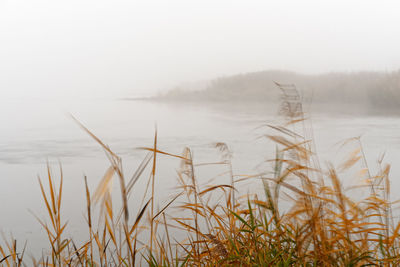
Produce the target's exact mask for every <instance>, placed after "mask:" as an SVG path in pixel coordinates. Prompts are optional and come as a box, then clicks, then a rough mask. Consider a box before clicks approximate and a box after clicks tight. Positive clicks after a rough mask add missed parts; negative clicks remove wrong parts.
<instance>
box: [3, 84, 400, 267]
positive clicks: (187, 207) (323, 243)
mask: <svg viewBox="0 0 400 267" xmlns="http://www.w3.org/2000/svg"><path fill="white" fill-rule="evenodd" d="M278 86H279V87H280V88H281V89H282V92H283V99H282V105H281V112H280V113H281V115H282V117H283V118H282V124H281V125H269V124H266V125H264V126H265V127H267V128H269V129H270V132H271V133H270V132H269V133H267V134H266V135H264V136H262V138H265V139H266V140H269V141H270V142H273V143H275V144H276V150H275V151H273V153H272V156H271V160H268V161H267V162H266V163H267V165H268V166H269V169H266V170H265V171H264V172H261V173H254V174H248V175H240V174H237V173H234V172H233V167H232V162H231V157H232V154H231V151H230V150H229V146H228V145H227V144H225V143H216V144H215V148H217V149H218V151H219V153H220V154H221V160H220V161H219V162H215V163H204V164H197V163H195V162H194V160H193V155H192V152H191V150H190V148H184V150H183V153H182V154H180V155H176V154H171V153H168V151H162V150H160V148H159V147H158V137H157V132H156V133H155V137H154V144H153V146H152V147H142V148H140V149H142V150H145V151H147V153H148V154H147V155H146V157H145V158H144V159H143V161H142V163H141V164H140V165H139V166H138V167H137V169H136V171H135V172H134V174H133V175H132V176H129V177H127V176H126V174H125V173H124V170H123V164H122V159H121V158H120V157H119V156H118V155H117V154H115V153H114V152H113V151H112V149H111V148H110V147H108V146H107V145H106V144H104V143H103V142H102V141H101V140H100V139H99V138H97V137H96V136H95V135H94V134H93V133H92V132H91V131H89V130H88V129H87V128H85V127H84V126H83V125H81V124H80V126H81V127H82V129H83V130H84V131H86V132H87V133H88V134H89V135H90V136H91V137H92V138H93V139H94V140H95V141H96V142H97V143H98V144H99V145H100V146H101V147H102V148H103V149H104V151H105V153H106V155H107V157H108V159H109V162H110V167H109V168H108V170H107V172H106V173H105V175H104V177H103V179H102V180H101V182H100V183H99V185H98V187H97V188H96V189H95V190H93V189H92V188H89V187H88V184H87V179H86V177H84V178H83V179H82V185H83V186H84V187H85V192H86V203H82V206H81V207H77V208H76V209H77V213H80V212H81V211H82V210H85V220H86V226H85V227H86V229H87V234H86V238H85V240H84V241H77V240H75V239H74V238H72V237H70V235H69V234H68V224H67V221H68V218H64V217H63V215H62V207H63V205H67V203H63V201H62V196H63V194H64V192H63V191H64V189H63V177H62V175H61V176H60V177H59V178H56V177H55V176H54V175H53V172H52V170H51V168H50V167H49V169H48V170H49V171H48V175H47V177H45V178H44V177H42V178H41V179H39V185H38V187H39V188H40V192H41V197H42V199H43V208H44V209H45V210H46V211H47V218H39V217H38V218H37V220H38V223H40V224H41V225H42V227H43V229H44V230H45V233H46V236H47V238H48V247H47V250H46V252H44V253H43V255H41V256H39V257H33V258H29V257H28V256H26V255H27V254H28V253H27V252H26V251H25V250H26V249H25V248H26V247H25V246H23V245H21V241H18V242H17V241H16V240H13V239H11V240H10V239H5V241H4V242H3V243H2V245H1V246H0V264H1V265H3V266H140V265H141V266H220V265H222V266H223V265H225V266H397V265H399V264H400V238H399V231H400V221H399V220H398V219H395V216H394V215H393V213H394V206H395V205H396V203H397V202H396V201H393V200H392V199H391V194H390V193H391V188H390V181H389V172H390V165H388V164H385V163H384V162H383V157H382V158H379V159H378V166H379V168H378V172H377V173H372V170H371V169H370V168H369V166H368V164H367V160H366V156H365V154H364V152H363V148H362V145H361V141H360V138H351V139H349V140H347V141H346V142H344V143H343V145H349V144H352V145H353V146H355V150H354V151H353V152H352V153H351V154H350V155H347V154H346V155H343V163H342V164H340V165H339V166H333V165H331V164H326V166H325V165H324V166H322V165H321V164H320V162H319V159H318V155H317V153H316V149H315V144H314V142H313V135H312V128H311V127H310V126H309V124H308V120H307V118H306V117H305V114H304V113H303V112H302V107H301V103H300V102H299V97H298V94H296V92H295V91H294V90H292V89H291V88H290V87H289V88H288V87H285V86H284V85H280V84H278ZM292 93H294V94H292ZM78 124H79V122H78ZM161 157H170V158H173V159H175V160H176V166H173V167H177V168H178V170H177V180H178V190H179V192H178V193H177V194H176V195H173V196H171V197H170V199H169V200H168V201H166V202H162V203H159V202H158V201H157V200H158V196H157V194H156V192H157V191H156V188H155V184H156V183H155V182H156V180H157V179H160V178H159V177H160V176H159V173H158V172H157V162H158V161H159V160H162V158H161ZM260 161H262V160H261V159H260ZM213 164H218V165H221V166H224V168H225V169H226V171H225V172H224V175H226V176H227V177H228V178H229V182H224V183H219V184H218V183H216V184H208V185H206V186H202V185H201V184H200V183H199V180H198V177H197V175H196V173H197V169H198V168H200V167H201V168H204V167H207V166H208V165H213ZM348 170H351V173H353V174H354V173H356V174H355V175H354V176H355V177H356V178H357V179H359V180H360V181H361V183H360V184H359V185H357V186H352V187H347V188H346V186H344V183H343V179H344V178H346V179H353V178H355V177H348V174H346V175H345V173H346V171H348ZM61 174H62V171H61ZM147 174H148V175H147ZM139 179H145V180H146V181H147V187H146V188H145V189H143V190H141V191H142V192H143V194H142V195H136V194H132V192H133V190H132V189H133V188H134V187H135V185H136V183H137V181H138V180H139ZM113 180H115V182H117V183H118V184H119V192H118V193H117V194H118V197H119V199H120V201H118V202H117V203H116V202H115V201H113V195H112V194H113V193H112V190H111V188H112V182H113ZM246 181H247V182H249V181H250V182H251V184H252V186H251V188H253V189H254V188H257V189H261V190H258V191H257V190H254V192H251V191H249V192H243V190H241V187H242V184H243V183H244V182H246ZM259 191H261V192H262V193H261V194H259V193H257V192H259ZM355 192H356V193H355ZM114 194H115V193H114ZM133 204H135V205H133ZM116 205H118V206H116ZM133 206H135V207H136V208H133ZM96 207H97V208H96ZM80 238H82V237H80Z"/></svg>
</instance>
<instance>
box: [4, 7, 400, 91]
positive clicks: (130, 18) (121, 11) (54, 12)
mask: <svg viewBox="0 0 400 267" xmlns="http://www.w3.org/2000/svg"><path fill="white" fill-rule="evenodd" d="M399 14H400V1H398V0H393V1H386V0H379V1H378V0H377V1H372V0H360V1H351V0H347V1H341V0H340V1H339V0H333V1H324V0H293V1H288V0H279V1H278V0H271V1H267V0H264V1H252V0H245V1H235V0H197V1H191V0H162V1H153V0H142V1H134V0H129V1H121V0H112V1H111V0H110V1H103V0H63V1H60V0H15V1H13V0H0V96H9V95H11V96H23V95H34V96H41V95H51V96H74V95H95V96H101V95H105V96H107V95H108V96H124V95H137V94H149V93H153V92H156V91H160V90H163V89H167V88H169V87H172V86H174V85H176V84H179V83H181V82H185V81H196V80H204V79H209V78H214V77H216V76H220V75H229V74H235V73H240V72H251V71H259V70H266V69H288V70H294V71H299V72H306V73H315V72H318V73H319V72H326V71H357V70H396V69H399V68H400V15H399Z"/></svg>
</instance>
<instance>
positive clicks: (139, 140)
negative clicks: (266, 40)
mask: <svg viewBox="0 0 400 267" xmlns="http://www.w3.org/2000/svg"><path fill="white" fill-rule="evenodd" d="M69 114H72V115H74V116H75V117H77V118H78V119H79V120H80V121H81V122H82V123H83V124H85V125H86V126H87V127H88V128H89V129H90V130H92V131H93V132H94V133H95V134H96V135H97V136H98V137H100V138H101V139H102V140H103V141H104V142H105V143H107V144H108V145H109V146H110V147H111V148H112V149H113V150H114V151H115V152H116V153H117V154H119V155H120V156H121V157H122V159H123V163H124V171H125V173H126V175H127V176H128V177H129V176H130V175H131V174H132V173H133V172H134V170H135V168H136V167H137V166H138V164H139V163H140V161H141V160H142V159H143V158H144V156H145V154H146V152H144V151H141V150H138V149H136V148H138V147H143V146H149V147H150V146H152V142H153V138H154V131H155V124H157V128H158V137H159V147H160V149H162V150H164V151H167V152H170V153H176V154H179V153H181V152H182V150H183V148H184V147H185V146H189V147H190V148H191V149H192V150H193V154H194V160H195V162H197V163H203V162H213V161H218V160H219V154H218V152H217V151H216V150H215V149H214V148H213V147H212V145H211V144H212V143H215V142H220V141H223V142H226V143H227V144H228V145H229V147H230V148H231V150H232V151H233V156H234V158H233V164H234V172H235V174H244V175H245V174H254V173H257V172H258V171H261V170H263V168H266V165H265V164H264V165H262V162H264V161H265V160H266V159H270V158H273V156H274V150H273V145H272V144H271V142H270V141H267V140H266V139H263V138H259V137H260V136H261V135H262V134H264V133H267V132H268V131H270V130H267V129H265V128H264V129H262V128H261V129H257V127H258V126H260V125H262V124H263V123H266V122H267V123H270V124H274V123H278V121H277V119H276V116H275V114H276V112H274V109H273V108H272V109H270V108H268V107H266V106H265V107H264V106H252V107H245V106H233V105H230V106H228V105H222V106H216V105H213V106H204V105H176V104H156V103H152V102H140V101H121V100H112V99H73V100H62V101H61V100H54V99H41V98H36V99H21V98H19V99H3V100H1V101H0V124H1V131H0V185H1V186H0V210H1V219H0V229H1V230H2V231H3V232H4V233H5V234H6V236H8V235H9V234H10V233H12V234H13V235H14V236H15V237H16V238H17V239H19V240H20V241H24V240H28V246H29V249H30V250H31V251H33V252H34V253H37V252H40V251H41V250H40V247H42V245H41V244H44V240H45V233H44V231H43V230H42V229H41V228H40V225H39V223H38V222H37V221H36V219H35V218H34V216H33V215H32V213H34V214H36V215H38V216H39V217H40V218H45V210H44V205H43V204H42V199H41V195H40V190H39V186H38V181H37V177H38V176H40V177H41V178H42V179H43V178H45V177H46V162H49V163H50V165H51V166H52V169H53V173H54V174H55V175H57V174H58V171H57V170H58V163H61V164H62V167H63V172H64V179H65V180H64V183H65V184H64V195H63V203H64V204H63V212H64V218H65V220H68V221H69V225H68V227H69V230H67V235H71V236H74V237H75V236H80V235H82V234H85V233H86V231H84V230H85V229H82V228H84V227H82V225H84V223H85V221H84V215H83V214H84V212H85V204H84V203H85V202H84V201H85V198H84V197H85V195H84V191H83V190H84V187H83V176H84V175H86V176H87V177H88V182H89V186H90V188H91V189H92V191H94V189H95V187H96V184H97V183H98V181H99V180H100V179H101V178H102V176H103V174H104V172H105V171H106V169H107V168H108V166H109V164H108V162H107V158H106V157H105V155H104V153H103V151H102V149H101V148H100V146H99V145H97V144H96V143H95V142H94V141H93V140H92V139H91V138H90V137H89V136H88V135H87V134H86V133H85V132H84V131H82V130H81V129H80V128H79V127H78V126H77V125H76V123H74V122H73V120H72V119H71V118H70V116H69ZM312 122H313V128H314V134H315V140H316V144H317V152H318V154H319V155H320V158H321V163H322V164H324V163H325V162H326V161H327V160H329V161H333V163H334V164H336V165H337V164H339V163H340V161H341V160H342V158H343V157H342V155H343V151H344V150H343V149H342V150H340V149H339V146H338V145H337V144H338V142H340V141H343V140H344V139H346V138H350V137H355V136H359V135H362V142H363V144H364V149H365V152H366V155H367V157H368V164H369V165H370V166H371V168H372V169H376V160H377V159H378V157H379V155H380V154H382V152H386V156H385V158H386V161H387V162H389V163H392V171H391V178H392V188H393V190H392V191H393V194H394V198H396V199H397V198H400V194H399V193H398V192H397V190H396V188H398V187H399V186H400V180H399V174H400V169H399V167H398V166H399V164H398V162H400V118H398V117H354V116H351V115H340V116H332V115H330V116H328V115H318V114H315V115H314V116H313V120H312ZM340 151H342V152H340ZM346 151H347V150H346ZM350 151H351V148H350ZM346 153H347V152H346ZM178 167H179V161H177V160H175V159H171V158H167V157H162V156H161V157H160V159H159V168H158V173H159V176H157V178H158V181H157V188H158V193H157V195H158V196H159V201H162V200H163V199H166V198H167V197H168V196H170V195H172V194H173V193H174V192H175V191H174V190H175V189H174V187H175V186H176V169H177V168H178ZM223 171H224V169H221V168H219V169H218V168H217V167H214V168H209V169H204V168H203V169H201V168H199V171H198V179H199V181H200V182H201V183H203V184H206V183H207V182H208V181H210V179H211V178H213V177H215V176H217V175H218V174H219V173H221V172H223ZM146 178H147V176H146V174H145V179H146ZM145 179H142V180H143V181H139V182H138V184H137V185H136V189H135V191H134V192H133V197H132V198H131V202H133V204H132V206H135V203H137V202H138V201H140V200H141V194H140V193H141V192H143V189H144V187H145ZM218 179H223V178H218V177H217V178H215V179H214V180H213V182H214V183H217V182H220V181H218ZM347 182H348V181H347ZM345 183H346V181H345ZM251 186H252V189H254V188H255V189H257V188H260V184H259V181H257V180H254V181H252V185H251ZM114 187H115V190H116V192H117V190H118V184H117V183H115V184H114ZM136 194H137V195H138V196H139V195H140V197H136ZM396 194H397V195H396ZM83 238H85V237H83Z"/></svg>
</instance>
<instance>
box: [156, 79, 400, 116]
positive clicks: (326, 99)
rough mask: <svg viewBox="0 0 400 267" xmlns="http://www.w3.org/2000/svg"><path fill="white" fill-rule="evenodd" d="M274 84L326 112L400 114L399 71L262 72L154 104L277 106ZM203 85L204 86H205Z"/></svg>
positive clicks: (179, 92) (183, 89)
mask: <svg viewBox="0 0 400 267" xmlns="http://www.w3.org/2000/svg"><path fill="white" fill-rule="evenodd" d="M275 82H278V83H283V84H295V85H296V87H297V89H298V91H299V93H300V94H301V96H302V97H303V101H304V102H305V104H307V105H309V106H312V107H313V109H314V110H320V111H327V112H350V113H352V112H356V113H372V114H375V113H389V114H400V71H394V72H335V73H326V74H318V75H307V74H300V73H295V72H289V71H261V72H252V73H245V74H238V75H233V76H225V77H219V78H216V79H213V80H211V81H209V82H208V83H205V85H204V86H203V88H201V89H198V88H196V89H195V90H193V88H191V86H190V85H187V86H177V87H175V88H174V89H172V90H170V91H168V92H166V93H164V94H160V95H158V96H156V97H154V98H152V100H157V101H167V102H180V103H184V102H190V103H193V102H198V103H204V102H207V103H224V102H227V103H241V104H243V105H248V104H251V105H254V104H260V103H267V104H276V103H277V102H279V99H280V94H281V91H280V89H279V88H278V87H277V86H276V84H275ZM203 84H204V83H203Z"/></svg>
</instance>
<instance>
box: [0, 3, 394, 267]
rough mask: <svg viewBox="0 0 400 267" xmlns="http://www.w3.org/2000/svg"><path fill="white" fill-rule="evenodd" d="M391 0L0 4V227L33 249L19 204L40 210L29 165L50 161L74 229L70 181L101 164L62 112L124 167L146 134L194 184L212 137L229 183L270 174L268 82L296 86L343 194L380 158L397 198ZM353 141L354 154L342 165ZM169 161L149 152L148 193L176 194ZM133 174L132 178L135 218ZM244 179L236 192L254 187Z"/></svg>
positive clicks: (211, 158)
mask: <svg viewBox="0 0 400 267" xmlns="http://www.w3.org/2000/svg"><path fill="white" fill-rule="evenodd" d="M399 10H400V2H399V1H396V0H380V1H377V0H371V1H361V0H354V1H348V0H346V1H345V0H336V1H318V0H302V1H292V0H281V1H258V0H249V1H233V0H221V1H211V0H203V1H188V0H169V1H159V0H146V1H131V0H116V1H105V0H96V1H95V0H70V1H64V2H61V1H54V0H38V1H27V0H15V1H11V0H0V125H1V127H0V232H4V233H5V235H6V236H7V237H8V236H9V235H13V236H14V237H15V238H16V239H17V240H18V242H19V243H18V244H22V243H23V242H25V240H27V241H28V249H27V251H29V252H30V253H33V254H34V255H39V256H40V255H41V253H42V249H44V248H48V243H46V238H47V237H46V232H45V230H44V229H43V227H42V226H41V225H40V223H39V222H38V221H37V219H36V218H35V216H37V217H38V218H46V216H47V214H46V207H45V205H44V204H43V199H42V195H41V192H40V187H39V183H38V177H40V178H41V179H42V180H45V179H46V178H47V166H49V167H50V169H51V172H52V175H53V176H54V177H56V179H55V180H57V179H58V178H59V177H60V172H61V171H62V173H63V179H64V188H63V196H62V198H63V201H62V203H63V204H62V216H63V221H68V226H67V230H66V232H65V236H67V235H68V238H72V239H73V240H77V241H82V240H87V238H88V236H87V233H88V232H87V228H85V227H86V221H85V216H84V214H85V212H86V210H85V208H86V207H85V203H86V199H85V197H86V196H85V191H84V190H85V187H84V177H87V180H88V184H89V188H90V190H91V192H92V193H93V192H94V191H95V189H96V186H97V185H98V184H99V182H100V181H101V179H102V178H103V176H104V174H105V172H106V170H107V169H108V168H109V166H110V163H109V161H108V159H107V157H106V155H105V153H104V151H103V149H102V148H101V147H100V145H99V144H98V143H96V142H95V141H94V140H93V138H91V137H90V136H89V135H88V134H87V133H86V132H85V131H84V130H83V129H82V128H80V127H79V125H78V124H77V123H76V122H75V121H74V120H73V118H72V116H73V117H75V118H76V119H77V120H78V121H80V122H81V123H82V124H83V125H84V126H85V127H87V128H88V129H89V130H90V131H92V132H93V133H94V134H95V135H96V136H98V137H99V138H100V139H101V140H102V141H103V142H104V143H105V144H107V145H109V146H110V148H111V149H112V150H113V151H114V152H115V153H116V154H118V155H119V156H121V158H122V162H123V171H124V173H125V175H126V177H129V178H130V177H131V176H132V174H133V173H134V172H135V170H136V169H137V167H138V166H139V165H140V163H141V161H142V160H143V158H145V156H146V153H147V152H146V151H144V150H143V149H140V148H143V147H152V146H153V144H154V136H155V132H156V131H157V135H158V139H157V141H158V149H160V150H161V151H164V152H167V153H172V154H177V155H179V154H180V153H182V151H183V149H184V148H185V147H189V148H191V150H192V152H193V161H194V164H199V165H196V168H197V169H196V178H197V179H198V182H199V184H200V185H201V186H203V187H204V188H205V187H206V186H210V185H214V184H224V183H225V184H228V185H229V183H230V181H229V179H228V177H227V175H226V169H224V168H223V166H219V165H206V163H215V162H219V161H221V154H220V153H219V152H218V150H217V149H216V148H215V143H217V142H225V143H226V144H227V145H228V147H229V148H230V150H231V151H232V152H233V158H232V164H233V173H234V174H235V175H236V176H235V177H236V178H237V179H238V180H240V179H241V178H243V177H249V176H251V177H253V176H252V175H257V174H260V173H264V172H267V171H270V170H271V168H272V163H271V161H269V160H271V159H274V158H275V156H276V154H275V152H276V151H275V149H276V144H275V143H273V142H272V141H271V140H268V138H266V135H268V134H271V133H272V132H273V131H274V129H272V128H271V127H266V125H281V124H282V123H283V118H282V116H281V115H282V114H279V112H278V110H279V108H280V104H281V101H282V98H281V94H282V92H281V90H279V88H278V86H277V83H285V84H286V83H287V84H295V85H296V86H297V88H298V92H299V93H300V95H301V101H302V103H303V104H304V105H303V107H304V111H306V118H307V119H308V120H307V123H306V124H305V125H306V130H307V131H310V132H311V131H312V132H313V133H314V134H313V137H314V141H315V144H316V152H317V155H318V156H319V157H320V163H321V166H322V170H326V169H325V167H326V166H327V164H328V163H332V164H333V165H334V166H336V167H338V168H337V169H338V174H339V177H340V179H341V181H342V182H343V184H344V186H345V187H346V188H347V189H348V190H349V191H346V194H347V193H348V194H349V195H351V196H354V197H358V194H359V192H360V191H357V190H354V188H353V189H349V188H350V186H353V185H360V184H363V183H365V179H364V180H362V179H361V176H360V173H359V170H360V169H363V168H365V167H366V166H365V164H367V165H368V167H369V168H370V169H371V171H372V175H374V174H375V173H374V172H375V171H378V169H379V167H378V166H377V165H378V164H377V161H378V159H381V158H382V155H384V162H385V163H389V164H391V166H392V167H391V170H390V179H391V183H392V184H391V188H392V196H391V197H392V200H397V199H400V192H398V190H397V188H398V187H399V186H400V180H399V176H400V167H399V166H400V164H399V160H400V53H399V47H400V27H399V25H400V16H399ZM353 137H360V140H361V142H362V145H363V153H365V156H366V158H367V162H362V161H361V160H360V161H358V162H357V163H356V164H355V167H354V168H350V169H349V170H348V171H346V172H345V171H343V172H342V171H341V168H340V166H341V164H342V163H343V161H344V160H345V158H346V155H351V153H352V152H354V151H355V147H357V144H356V145H355V144H354V143H351V142H348V143H347V144H346V145H344V146H342V144H343V143H345V142H344V140H347V139H349V138H353ZM203 163H204V165H202V164H203ZM202 166H203V167H202ZM204 166H207V168H204ZM179 167H180V161H179V160H177V159H176V158H171V157H168V156H165V155H162V154H160V155H157V170H156V171H157V178H156V186H155V188H156V192H155V193H156V196H157V199H156V203H157V204H156V205H159V203H165V202H167V201H168V200H170V198H171V196H174V195H175V194H176V193H177V191H178V189H177V185H178V183H177V169H178V168H179ZM60 169H62V170H60ZM357 170H358V171H357ZM363 170H365V169H363ZM149 176H150V172H149V170H148V169H146V170H145V172H144V173H143V176H141V177H140V179H139V180H138V182H137V184H135V187H134V189H133V193H132V197H131V199H130V209H132V212H133V213H135V215H136V212H137V210H138V209H139V207H142V206H140V205H141V204H140V201H141V200H142V199H141V197H142V194H143V192H144V190H145V188H146V185H147V184H146V183H147V181H148V177H149ZM253 178H254V177H253ZM253 178H252V179H249V180H244V181H243V182H242V181H240V186H238V187H237V188H239V195H240V194H242V195H245V194H247V193H249V192H250V193H259V194H260V195H263V194H264V192H263V187H262V184H261V182H260V180H259V177H255V178H254V179H253ZM364 178H365V177H364ZM57 181H58V180H57ZM118 187H119V184H118V182H114V184H113V186H112V188H113V192H115V194H114V195H113V198H115V199H113V201H114V203H115V206H114V207H117V206H118V204H120V196H119V195H118V194H119V191H118V190H119V188H118ZM351 190H353V191H351ZM138 196H140V197H138ZM97 207H98V206H97ZM158 208H159V206H157V207H156V209H158ZM96 211H97V210H96ZM394 215H395V217H400V216H398V212H397V211H396V213H395V214H394ZM131 219H132V217H131ZM0 239H1V238H0ZM80 239H81V240H80ZM0 244H3V243H2V241H0ZM47 252H48V251H46V253H47ZM0 260H1V257H0ZM0 265H1V262H0Z"/></svg>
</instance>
